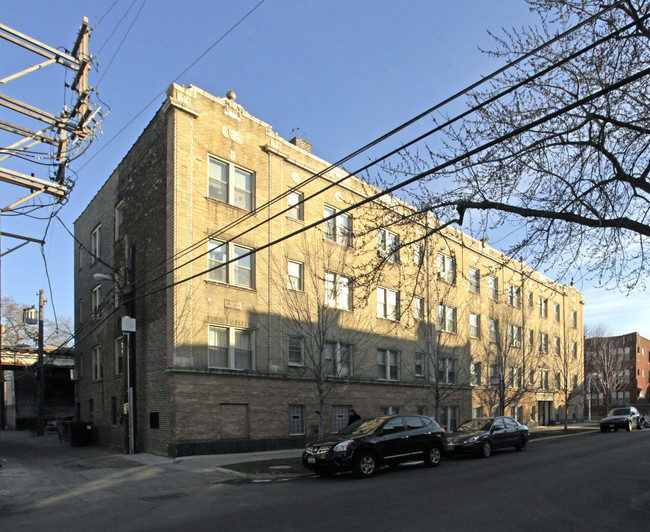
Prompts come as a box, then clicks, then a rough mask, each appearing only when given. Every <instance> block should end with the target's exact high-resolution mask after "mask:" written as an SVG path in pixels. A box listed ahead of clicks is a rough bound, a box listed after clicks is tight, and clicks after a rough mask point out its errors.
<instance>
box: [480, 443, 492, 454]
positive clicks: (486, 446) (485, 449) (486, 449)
mask: <svg viewBox="0 0 650 532" xmlns="http://www.w3.org/2000/svg"><path fill="white" fill-rule="evenodd" d="M491 454H492V444H491V443H490V442H489V441H487V440H485V441H484V442H483V445H482V446H481V456H482V457H483V458H489V457H490V455H491Z"/></svg>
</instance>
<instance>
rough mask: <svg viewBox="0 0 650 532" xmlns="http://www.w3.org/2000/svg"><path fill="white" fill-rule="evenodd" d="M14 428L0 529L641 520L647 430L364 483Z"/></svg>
mask: <svg viewBox="0 0 650 532" xmlns="http://www.w3.org/2000/svg"><path fill="white" fill-rule="evenodd" d="M14 435H15V434H14ZM12 436H13V435H12ZM22 436H23V439H22V440H21V439H20V438H12V437H10V436H8V433H0V460H2V465H3V467H2V469H0V529H2V530H12V531H22V530H26V531H27V530H29V531H33V530H46V529H47V530H51V531H58V530H66V531H76V530H84V531H87V530H89V529H91V530H94V531H95V530H96V531H103V530H126V531H131V530H133V531H135V530H157V531H165V530H190V529H191V530H192V532H198V531H201V530H219V531H229V530H238V531H240V530H265V531H266V530H270V531H274V530H278V531H279V530H282V531H287V530H314V531H318V530H328V531H330V530H339V531H340V530H359V529H362V530H379V531H383V530H452V531H453V530H472V529H476V530H506V531H507V530H517V531H520V530H527V531H531V530H549V531H551V530H552V531H558V530H615V529H619V528H625V529H626V530H648V528H649V524H650V483H649V482H648V477H649V474H650V430H644V431H633V432H630V433H627V432H624V431H619V432H615V433H608V434H601V433H599V432H597V433H593V432H592V433H589V434H586V435H576V436H572V437H568V438H560V439H552V440H535V441H532V442H531V443H530V445H529V447H528V449H527V450H526V451H525V452H523V453H517V452H514V451H510V450H506V451H501V452H497V453H495V454H494V455H493V456H492V457H490V458H488V459H480V458H462V459H455V460H445V461H443V463H442V465H441V466H440V467H438V468H434V469H428V468H425V467H422V465H421V464H412V465H404V466H401V467H399V468H397V469H396V470H390V469H386V470H382V471H380V472H379V473H378V474H377V476H376V477H374V478H372V479H369V480H358V479H356V478H354V477H352V476H351V475H340V476H337V477H334V478H328V479H325V478H318V477H314V476H309V475H305V476H300V477H294V478H277V479H271V478H267V479H256V480H252V479H247V478H241V477H238V476H234V475H232V474H230V473H226V472H225V471H223V470H221V469H220V467H219V466H218V465H217V463H216V462H218V461H219V459H218V458H215V457H197V458H196V459H189V460H170V459H167V458H160V457H155V456H151V455H136V456H135V457H128V456H125V455H121V454H112V453H111V452H110V451H108V450H106V449H103V448H98V447H75V448H71V447H68V446H59V444H58V441H57V439H56V436H46V437H45V438H44V439H36V438H32V439H29V438H25V437H24V435H22ZM48 438H49V439H48ZM37 440H38V441H37ZM57 446H58V447H57ZM292 452H293V453H295V452H296V451H292Z"/></svg>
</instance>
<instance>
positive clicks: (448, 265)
mask: <svg viewBox="0 0 650 532" xmlns="http://www.w3.org/2000/svg"><path fill="white" fill-rule="evenodd" d="M438 279H442V280H443V281H445V282H447V283H449V284H455V283H456V259H454V258H453V257H448V256H447V255H443V254H442V253H438Z"/></svg>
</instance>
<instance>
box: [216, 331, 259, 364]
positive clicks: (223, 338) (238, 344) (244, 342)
mask: <svg viewBox="0 0 650 532" xmlns="http://www.w3.org/2000/svg"><path fill="white" fill-rule="evenodd" d="M253 346H254V341H253V332H252V331H246V330H242V329H235V328H234V327H218V326H216V325H209V326H208V367H210V368H223V369H237V370H244V369H253V360H254V351H253Z"/></svg>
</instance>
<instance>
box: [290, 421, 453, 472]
mask: <svg viewBox="0 0 650 532" xmlns="http://www.w3.org/2000/svg"><path fill="white" fill-rule="evenodd" d="M445 447H446V444H445V434H444V430H443V429H441V428H440V426H439V425H438V423H436V421H435V419H433V418H432V417H428V416H416V415H397V416H381V417H377V418H374V419H366V420H360V421H357V422H355V423H353V424H352V425H350V426H349V427H347V428H345V429H343V430H342V431H341V432H339V433H338V434H335V435H332V436H330V437H328V438H323V439H321V440H317V441H314V442H310V443H309V444H307V447H306V449H305V451H304V452H303V455H302V463H303V465H304V466H305V467H306V468H308V469H311V470H312V471H314V472H316V473H318V474H319V475H323V476H327V475H331V474H332V473H336V472H338V471H354V473H355V474H356V475H357V476H358V477H361V478H366V477H371V476H373V475H374V474H375V472H376V471H377V469H378V468H379V467H381V466H382V465H397V464H400V463H402V462H411V461H419V460H423V461H424V463H425V464H426V465H427V466H429V467H435V466H437V465H440V460H441V458H442V453H443V452H444V449H445Z"/></svg>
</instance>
